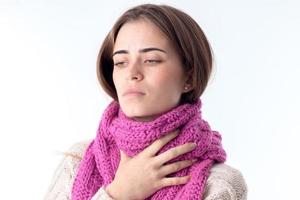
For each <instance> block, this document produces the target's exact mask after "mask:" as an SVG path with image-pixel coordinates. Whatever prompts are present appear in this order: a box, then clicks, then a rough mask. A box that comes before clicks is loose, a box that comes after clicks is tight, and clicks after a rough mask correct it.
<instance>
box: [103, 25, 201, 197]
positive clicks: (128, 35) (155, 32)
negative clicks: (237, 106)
mask: <svg viewBox="0 0 300 200" xmlns="http://www.w3.org/2000/svg"><path fill="white" fill-rule="evenodd" d="M137 30H138V31H137ZM147 48H156V49H160V50H153V49H151V50H149V49H148V50H145V49H147ZM113 60H114V70H113V81H114V84H115V86H116V90H117V95H118V99H119V103H120V106H121V108H122V110H123V111H124V113H125V114H126V115H127V116H128V117H130V118H133V119H135V120H137V121H150V120H153V119H155V118H156V117H157V116H158V115H160V114H162V113H164V112H167V111H169V110H170V109H172V108H174V107H176V106H177V105H178V104H179V100H180V96H181V95H182V93H184V92H188V91H189V89H184V86H185V82H186V76H185V75H184V71H183V66H182V65H181V62H180V60H179V56H178V55H177V53H176V52H175V48H174V47H173V46H172V44H171V43H170V42H169V41H168V39H167V38H166V37H165V36H164V35H163V34H162V33H161V31H160V30H159V29H158V28H157V27H156V26H155V25H154V24H152V23H151V22H149V21H147V20H136V21H133V22H129V23H126V24H124V25H123V26H122V28H121V29H120V31H119V34H118V36H117V39H116V43H115V46H114V56H113ZM128 88H135V89H138V90H140V91H142V92H143V93H144V95H138V96H137V95H129V96H123V93H124V92H125V91H126V90H127V89H128ZM177 135H178V130H174V131H173V132H171V133H169V134H167V135H166V136H164V137H162V138H159V139H157V140H156V141H154V142H153V143H152V144H151V145H149V146H148V147H147V148H145V149H144V150H143V151H142V152H140V153H139V154H137V155H136V156H134V157H132V158H131V157H128V156H127V155H126V154H125V153H123V152H122V151H121V152H120V163H119V166H118V169H117V172H116V174H115V177H114V180H113V181H112V182H111V183H110V184H109V185H108V186H107V187H106V188H105V190H106V192H107V193H108V194H109V195H110V196H111V197H112V198H113V199H116V200H120V199H122V200H140V199H145V198H147V197H149V196H150V195H152V194H153V193H155V192H156V191H158V190H160V189H161V188H163V187H167V186H171V185H179V184H186V183H187V182H188V180H189V176H183V177H166V176H167V175H168V174H171V173H174V172H176V171H179V170H181V169H183V168H185V167H189V166H190V165H192V164H193V162H195V160H194V161H192V160H184V161H178V162H174V163H171V164H168V165H165V163H166V162H168V161H169V160H171V159H173V158H175V157H177V156H179V155H182V154H185V153H187V152H190V151H192V150H193V149H194V148H195V147H196V145H195V144H193V143H186V144H183V145H180V146H177V147H174V148H172V149H169V150H168V151H166V152H164V153H162V154H159V155H157V152H158V151H159V150H160V149H161V148H162V147H163V146H164V145H165V144H167V143H168V142H169V141H171V140H172V139H174V138H175V137H176V136H177ZM145 172H147V173H145Z"/></svg>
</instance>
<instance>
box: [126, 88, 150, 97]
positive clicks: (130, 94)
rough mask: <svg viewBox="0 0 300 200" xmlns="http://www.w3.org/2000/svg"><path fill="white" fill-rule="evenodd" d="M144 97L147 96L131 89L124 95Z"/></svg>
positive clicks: (135, 89)
mask: <svg viewBox="0 0 300 200" xmlns="http://www.w3.org/2000/svg"><path fill="white" fill-rule="evenodd" d="M143 95H145V93H144V92H142V91H141V90H139V89H137V88H129V89H127V90H126V91H125V92H124V93H123V96H143Z"/></svg>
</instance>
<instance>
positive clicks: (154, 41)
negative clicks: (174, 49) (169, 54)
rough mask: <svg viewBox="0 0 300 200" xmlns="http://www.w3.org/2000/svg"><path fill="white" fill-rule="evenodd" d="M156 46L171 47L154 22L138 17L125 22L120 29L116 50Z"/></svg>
mask: <svg viewBox="0 0 300 200" xmlns="http://www.w3.org/2000/svg"><path fill="white" fill-rule="evenodd" d="M150 46H156V47H161V48H166V49H167V48H170V46H171V44H170V42H169V40H168V38H167V37H166V36H165V34H164V33H163V32H162V31H161V30H160V29H159V28H158V27H157V26H156V25H155V24H153V23H152V22H150V21H149V20H146V19H138V20H134V21H130V22H127V23H125V24H124V25H123V26H122V27H121V28H120V30H119V33H118V35H117V38H116V42H115V45H114V50H118V49H134V48H145V47H150Z"/></svg>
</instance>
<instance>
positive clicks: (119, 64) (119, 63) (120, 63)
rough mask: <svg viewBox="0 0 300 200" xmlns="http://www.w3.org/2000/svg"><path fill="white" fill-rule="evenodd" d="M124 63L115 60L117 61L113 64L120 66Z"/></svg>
mask: <svg viewBox="0 0 300 200" xmlns="http://www.w3.org/2000/svg"><path fill="white" fill-rule="evenodd" d="M124 63H125V62H117V63H115V64H114V66H117V67H120V66H122V65H124Z"/></svg>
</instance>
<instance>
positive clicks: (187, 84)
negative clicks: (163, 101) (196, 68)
mask: <svg viewBox="0 0 300 200" xmlns="http://www.w3.org/2000/svg"><path fill="white" fill-rule="evenodd" d="M191 74H192V72H191V71H190V72H186V75H185V78H184V85H183V93H187V92H189V91H191V90H193V87H192V75H191Z"/></svg>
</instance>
